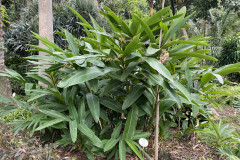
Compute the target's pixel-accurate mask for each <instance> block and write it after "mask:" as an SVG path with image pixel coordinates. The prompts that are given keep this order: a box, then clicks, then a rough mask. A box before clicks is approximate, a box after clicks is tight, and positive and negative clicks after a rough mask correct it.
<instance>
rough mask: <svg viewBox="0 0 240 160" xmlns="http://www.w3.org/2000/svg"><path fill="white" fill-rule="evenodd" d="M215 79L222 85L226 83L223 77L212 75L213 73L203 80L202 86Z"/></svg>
mask: <svg viewBox="0 0 240 160" xmlns="http://www.w3.org/2000/svg"><path fill="white" fill-rule="evenodd" d="M214 77H216V78H217V79H218V81H219V82H220V83H221V84H223V83H224V81H223V78H222V76H221V75H219V74H214V73H211V72H207V73H205V74H204V75H203V76H202V78H201V85H202V86H204V85H205V84H207V83H208V82H209V81H210V80H211V79H213V78H214Z"/></svg>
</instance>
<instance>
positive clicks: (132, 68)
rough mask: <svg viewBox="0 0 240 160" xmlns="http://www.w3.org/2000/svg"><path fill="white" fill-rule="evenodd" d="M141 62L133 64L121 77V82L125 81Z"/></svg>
mask: <svg viewBox="0 0 240 160" xmlns="http://www.w3.org/2000/svg"><path fill="white" fill-rule="evenodd" d="M138 64H139V62H131V63H130V64H129V65H128V67H127V68H126V69H125V70H124V72H123V73H122V75H121V81H124V80H125V79H126V78H127V77H128V76H129V75H130V74H131V73H132V71H133V70H134V69H135V68H136V66H137V65H138Z"/></svg>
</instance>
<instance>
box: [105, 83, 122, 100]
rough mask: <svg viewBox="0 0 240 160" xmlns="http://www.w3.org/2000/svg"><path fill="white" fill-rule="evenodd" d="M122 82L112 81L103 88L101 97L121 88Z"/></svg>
mask: <svg viewBox="0 0 240 160" xmlns="http://www.w3.org/2000/svg"><path fill="white" fill-rule="evenodd" d="M121 83H122V82H121V81H119V80H111V81H110V82H109V83H108V84H107V85H106V86H104V87H103V89H102V92H101V94H100V96H104V95H106V94H107V93H108V92H110V91H111V90H112V89H114V88H116V87H119V86H120V84H121Z"/></svg>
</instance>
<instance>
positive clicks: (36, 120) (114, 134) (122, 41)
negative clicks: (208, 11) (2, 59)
mask: <svg viewBox="0 0 240 160" xmlns="http://www.w3.org/2000/svg"><path fill="white" fill-rule="evenodd" d="M104 8H105V12H102V11H100V13H101V14H102V15H103V16H104V17H105V18H106V20H107V22H108V24H109V26H110V27H111V28H112V32H111V33H109V32H107V31H106V30H105V29H104V28H102V27H101V26H100V25H99V24H97V22H96V20H95V19H94V18H93V17H91V21H92V23H91V24H90V23H88V22H87V21H86V20H85V19H84V18H83V17H82V16H81V15H80V14H78V13H77V12H76V11H75V10H73V9H72V8H70V10H72V11H73V13H75V14H76V15H77V16H78V17H79V18H80V20H81V21H82V22H81V23H80V24H81V25H82V26H83V27H84V29H85V32H86V34H87V37H82V38H80V39H77V38H76V37H74V36H73V35H72V34H70V33H69V32H68V31H67V30H64V31H63V32H62V33H61V35H62V36H63V38H64V39H66V41H67V42H68V44H69V47H68V48H67V49H62V48H61V47H59V46H58V45H56V44H54V43H52V42H50V41H48V40H47V39H45V38H43V37H40V36H39V35H37V34H34V37H35V38H37V39H38V40H40V41H42V42H43V43H44V44H45V45H46V47H47V48H41V47H39V46H35V45H30V47H32V48H34V49H33V51H43V52H46V53H48V55H46V56H37V55H34V56H30V57H28V59H30V62H31V63H33V64H35V65H36V67H35V68H34V69H33V70H32V71H31V72H28V73H27V75H28V76H29V77H31V78H34V79H36V80H37V81H40V82H42V83H44V84H45V85H46V86H47V87H44V86H40V85H38V84H37V83H28V82H27V81H26V80H25V79H24V78H23V77H22V76H21V75H20V74H18V73H16V72H14V71H13V70H9V69H8V70H7V73H1V74H0V75H1V76H6V77H9V78H14V79H16V80H18V81H20V82H21V83H23V84H24V85H25V92H26V95H27V96H28V97H29V98H28V101H27V102H23V101H20V100H18V99H16V98H14V97H13V99H12V100H8V99H6V98H4V97H2V98H1V101H5V105H4V106H3V108H2V109H4V110H5V112H2V113H1V116H3V115H7V114H9V113H11V112H14V111H16V110H18V108H22V109H24V110H27V111H28V112H31V115H32V116H31V117H30V118H27V119H26V120H15V121H13V122H12V123H13V124H15V125H16V127H15V129H16V131H19V130H20V129H22V130H29V131H30V134H31V135H33V133H34V132H35V131H41V132H42V133H43V132H45V133H46V134H47V133H50V135H53V137H52V139H55V140H57V141H58V143H60V144H63V145H68V144H72V143H75V145H76V146H79V147H82V148H83V149H84V150H85V151H86V154H87V156H88V158H89V159H94V157H93V155H99V156H105V155H108V158H111V157H112V156H114V155H115V157H116V158H117V157H120V159H121V160H123V159H125V155H126V153H127V152H128V153H132V151H133V152H135V154H136V155H137V156H138V157H139V158H140V159H143V158H142V155H141V153H140V151H139V149H141V147H140V146H139V145H138V144H137V143H136V142H135V140H137V139H139V138H143V137H149V136H154V131H155V128H156V126H155V121H156V118H155V116H158V115H156V112H155V110H156V109H157V108H158V107H159V109H160V113H159V115H160V119H161V125H160V126H161V129H162V130H166V128H167V127H168V126H174V125H175V124H176V123H175V121H176V120H179V124H180V125H182V128H183V131H184V132H188V131H190V130H193V129H195V125H197V124H198V123H201V122H199V121H198V119H197V117H198V116H200V115H201V116H204V117H207V112H206V109H205V107H204V106H205V105H206V103H207V102H208V101H212V100H211V99H210V98H209V97H208V94H210V93H206V92H207V90H208V89H209V88H211V87H212V85H209V86H207V87H206V84H208V82H209V81H211V80H212V79H213V78H215V77H216V78H217V79H218V80H219V81H220V82H223V79H222V77H221V75H223V74H227V73H230V72H234V71H239V65H240V64H234V65H229V66H224V67H223V68H220V69H218V70H214V69H211V68H208V67H203V68H202V67H196V66H195V65H196V64H197V63H198V62H199V60H201V59H208V60H214V61H215V60H216V59H215V58H213V57H210V56H208V55H206V54H204V53H208V52H209V50H197V47H198V46H208V44H207V40H208V38H203V37H201V36H196V37H192V38H190V39H189V40H187V41H183V40H182V39H181V37H179V38H178V37H176V33H177V32H178V31H179V30H180V29H181V28H182V27H183V26H184V24H185V22H186V21H187V20H188V19H189V18H190V16H188V17H186V18H184V15H185V12H186V9H185V8H183V9H182V10H180V11H179V13H178V14H177V15H175V16H172V14H171V10H170V8H164V9H162V10H160V11H159V12H157V13H156V14H154V15H153V16H152V17H149V18H146V19H144V20H143V19H142V18H141V17H138V16H137V15H133V16H132V19H131V20H130V21H129V23H126V22H125V21H123V20H122V19H121V18H120V17H118V16H116V15H115V14H114V13H113V12H112V11H111V10H110V9H109V8H107V7H104ZM160 30H161V31H160ZM160 33H161V34H160ZM168 56H170V57H168ZM188 57H195V58H193V59H188ZM36 60H37V61H36ZM39 60H44V62H39ZM164 64H165V65H164ZM39 69H43V70H44V71H45V73H46V74H42V75H39V73H38V71H39ZM194 81H195V82H196V83H195V86H194V85H193V84H194V83H193V82H194ZM202 97H203V98H202ZM203 100H206V101H207V102H204V101H203ZM185 111H186V112H187V111H190V112H192V114H190V118H191V121H190V120H188V119H187V118H188V117H186V114H183V113H185ZM157 127H158V126H157ZM55 135H61V137H59V136H55ZM131 150H132V151H131ZM148 158H150V157H148Z"/></svg>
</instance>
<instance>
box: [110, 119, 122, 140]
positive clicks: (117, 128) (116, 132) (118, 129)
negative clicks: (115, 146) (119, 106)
mask: <svg viewBox="0 0 240 160" xmlns="http://www.w3.org/2000/svg"><path fill="white" fill-rule="evenodd" d="M121 130H122V121H121V122H119V123H118V124H117V125H116V126H115V128H114V130H113V132H112V135H111V138H112V139H117V138H118V137H119V135H120V132H121Z"/></svg>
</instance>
